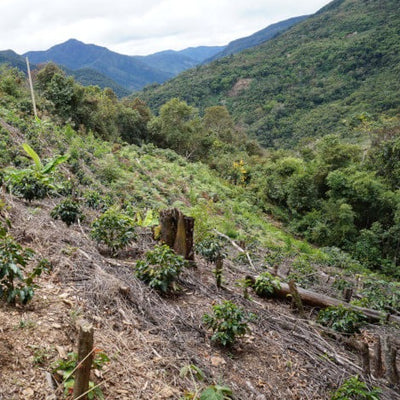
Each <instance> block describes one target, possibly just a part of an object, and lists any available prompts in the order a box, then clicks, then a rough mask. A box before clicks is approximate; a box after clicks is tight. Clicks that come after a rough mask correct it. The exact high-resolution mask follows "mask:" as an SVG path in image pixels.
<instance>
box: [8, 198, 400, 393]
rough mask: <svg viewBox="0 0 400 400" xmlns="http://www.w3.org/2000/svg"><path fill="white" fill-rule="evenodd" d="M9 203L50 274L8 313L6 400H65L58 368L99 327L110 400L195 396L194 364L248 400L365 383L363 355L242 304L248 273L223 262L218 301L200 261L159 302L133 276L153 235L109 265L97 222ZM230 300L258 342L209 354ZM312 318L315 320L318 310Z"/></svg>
mask: <svg viewBox="0 0 400 400" xmlns="http://www.w3.org/2000/svg"><path fill="white" fill-rule="evenodd" d="M5 198H6V200H7V203H8V205H9V206H10V208H9V210H8V213H9V215H8V217H9V218H10V220H11V222H12V226H13V228H12V232H11V233H12V235H13V236H14V237H15V238H16V239H17V240H18V241H19V242H20V243H21V244H23V245H24V246H29V247H31V248H33V249H34V250H35V251H36V252H37V254H39V255H40V256H41V257H45V258H47V259H49V260H50V261H51V262H52V264H53V266H54V269H53V271H52V273H51V274H50V275H44V276H43V277H41V278H40V280H39V286H40V287H39V288H38V289H37V291H36V293H35V297H34V299H33V301H32V302H31V303H30V304H29V305H28V306H25V307H22V306H17V307H11V306H8V305H5V304H1V305H0V321H1V326H0V399H1V400H16V399H24V400H25V399H37V400H43V399H48V400H50V399H62V398H64V397H63V395H62V390H60V388H58V389H57V387H56V384H55V383H54V381H53V380H52V375H51V370H52V368H51V364H52V363H53V362H54V361H55V360H57V359H59V358H63V357H65V356H66V354H67V353H68V352H70V351H73V350H76V349H75V343H76V339H77V327H76V326H77V322H78V321H79V319H81V318H85V319H87V320H89V321H91V322H92V323H93V325H94V326H95V346H96V348H98V349H101V350H102V351H104V352H105V353H106V354H107V355H108V356H109V357H110V360H111V361H110V362H109V363H108V364H107V365H106V367H105V368H104V369H103V370H102V371H101V372H100V373H97V375H96V376H93V380H94V381H95V382H96V383H101V385H102V389H103V393H104V396H105V398H106V399H115V400H128V399H154V400H156V399H160V400H161V399H179V398H180V397H181V396H183V393H184V392H185V391H192V390H194V383H193V382H192V380H191V379H190V378H182V377H180V374H179V373H180V370H181V368H182V367H184V366H185V365H189V364H195V365H196V366H198V367H199V368H201V369H202V371H203V372H204V373H205V375H206V382H203V383H199V385H202V386H206V385H208V384H213V383H220V384H226V385H228V386H229V387H230V388H231V389H232V390H233V392H234V394H235V397H234V398H235V399H241V400H251V399H256V400H262V399H264V400H269V399H271V400H272V399H274V400H275V399H329V398H330V393H331V392H332V390H334V389H335V388H337V387H338V386H339V385H340V384H341V382H342V381H343V380H344V379H346V378H347V377H349V376H351V375H356V374H359V375H362V370H361V367H360V361H359V360H358V356H357V355H356V354H354V353H353V352H351V351H349V350H348V349H346V348H345V347H344V345H341V344H340V343H338V342H337V341H335V340H334V339H332V338H331V337H330V336H329V335H327V334H326V331H325V330H322V329H321V328H319V327H318V326H317V325H315V324H314V323H313V322H312V320H301V319H299V318H297V317H296V315H294V314H293V312H292V310H291V309H290V305H289V304H285V303H280V302H276V301H273V300H265V299H260V298H258V297H256V296H255V295H254V294H253V293H252V294H251V296H252V297H253V299H252V300H246V299H245V298H244V297H243V295H242V291H241V289H240V288H239V287H238V286H237V285H236V284H235V282H236V281H237V280H238V279H241V278H243V277H244V276H245V275H246V273H248V268H249V267H248V266H243V265H237V264H233V263H232V262H227V263H226V266H225V270H224V279H225V288H224V289H217V288H216V287H215V279H214V276H213V274H212V267H211V266H207V265H206V264H205V263H204V262H203V261H202V260H197V261H198V262H197V268H192V269H188V270H186V271H185V273H184V274H183V275H182V276H181V280H180V282H179V285H180V287H181V290H180V292H179V293H178V294H176V295H174V296H167V297H161V296H160V295H159V294H158V293H156V292H154V291H152V290H149V289H148V288H147V287H146V286H145V285H144V284H143V283H141V282H140V281H138V280H137V279H136V278H135V277H134V274H133V266H134V264H135V259H136V258H139V257H140V256H141V255H142V254H143V253H144V252H145V251H146V250H147V249H150V248H151V247H153V246H154V242H153V241H152V239H151V234H150V233H149V232H147V231H145V230H143V231H141V232H140V233H139V239H138V242H137V243H136V244H135V246H134V247H132V248H130V249H128V250H127V251H126V252H124V253H123V254H121V255H120V257H111V256H109V255H107V254H106V253H104V252H103V254H101V253H100V252H99V251H98V249H97V248H96V246H95V244H94V242H93V241H92V240H90V238H89V233H88V226H89V222H90V220H91V218H93V216H90V212H89V210H86V213H87V214H88V218H87V221H85V225H84V226H81V225H73V226H71V227H70V228H67V227H66V226H65V224H63V223H62V222H60V221H54V220H52V219H51V218H50V216H49V214H50V210H51V209H52V208H53V207H54V205H55V201H54V200H46V201H44V202H40V203H34V204H30V205H28V204H26V203H24V202H23V201H20V200H17V199H15V198H12V197H10V196H8V195H7V196H5ZM251 272H252V273H256V272H257V271H251ZM224 299H229V300H232V301H234V302H236V303H237V304H239V305H241V306H243V307H245V308H246V309H247V310H248V311H251V312H254V313H255V314H257V316H258V318H257V320H256V321H254V322H253V323H252V324H251V328H252V332H251V334H249V335H247V336H245V337H244V338H242V339H241V340H239V341H238V343H237V344H236V345H235V346H234V347H233V348H232V349H223V348H219V347H217V346H215V345H213V344H212V343H211V342H210V332H208V331H207V330H206V329H205V327H204V326H203V324H202V322H201V317H202V315H203V314H204V313H205V312H209V311H210V310H211V305H212V304H215V303H217V302H220V301H222V300H224ZM307 312H308V315H309V316H312V314H313V310H310V309H309V310H307ZM360 340H361V339H360ZM364 379H367V380H369V381H371V382H372V383H373V384H374V385H376V386H380V387H382V388H383V389H384V395H383V396H382V398H383V399H387V400H389V399H400V395H399V394H398V392H395V391H393V390H392V389H390V388H389V387H387V386H385V384H386V382H385V381H384V380H380V381H377V380H373V379H372V378H369V377H364Z"/></svg>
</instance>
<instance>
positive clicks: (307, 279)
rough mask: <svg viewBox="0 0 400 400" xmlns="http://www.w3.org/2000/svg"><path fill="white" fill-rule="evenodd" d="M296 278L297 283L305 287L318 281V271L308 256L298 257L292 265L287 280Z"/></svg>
mask: <svg viewBox="0 0 400 400" xmlns="http://www.w3.org/2000/svg"><path fill="white" fill-rule="evenodd" d="M290 280H294V281H295V283H296V284H297V285H299V286H301V287H303V288H306V287H310V286H312V285H313V284H315V283H317V282H318V276H317V271H316V270H315V268H314V267H313V266H312V265H311V263H310V261H309V260H308V259H307V257H297V258H296V259H295V260H294V261H293V264H292V266H291V272H290V274H289V275H288V277H287V281H288V282H289V281H290Z"/></svg>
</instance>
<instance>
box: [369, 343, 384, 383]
mask: <svg viewBox="0 0 400 400" xmlns="http://www.w3.org/2000/svg"><path fill="white" fill-rule="evenodd" d="M372 365H373V370H374V376H375V378H382V377H383V363H382V345H381V338H380V336H377V337H376V342H375V344H374V357H373V359H372Z"/></svg>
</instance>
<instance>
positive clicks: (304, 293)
mask: <svg viewBox="0 0 400 400" xmlns="http://www.w3.org/2000/svg"><path fill="white" fill-rule="evenodd" d="M247 278H248V279H252V280H253V281H255V278H252V277H250V276H248V277H247ZM297 291H298V293H299V295H300V299H301V301H302V302H303V304H307V305H309V306H313V307H319V308H326V307H330V306H339V305H343V306H344V307H346V308H348V309H351V310H355V311H359V312H360V313H362V314H364V315H365V316H366V317H367V318H368V320H369V321H371V322H379V321H382V320H384V321H390V322H397V323H400V317H399V316H397V315H392V314H387V313H385V312H383V311H377V310H371V309H369V308H364V307H357V306H353V305H351V304H348V303H346V302H344V301H343V300H338V299H334V298H333V297H329V296H326V295H324V294H320V293H315V292H311V291H310V290H306V289H302V288H300V287H298V288H297ZM290 294H291V292H290V287H289V285H288V284H287V283H283V282H282V283H281V287H280V289H276V290H275V292H274V294H273V295H272V297H276V298H283V299H286V298H287V297H288V295H290Z"/></svg>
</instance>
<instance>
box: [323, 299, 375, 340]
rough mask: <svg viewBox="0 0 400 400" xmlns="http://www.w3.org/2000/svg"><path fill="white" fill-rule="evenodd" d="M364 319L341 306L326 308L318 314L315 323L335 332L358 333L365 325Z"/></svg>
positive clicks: (357, 313)
mask: <svg viewBox="0 0 400 400" xmlns="http://www.w3.org/2000/svg"><path fill="white" fill-rule="evenodd" d="M366 321H367V319H366V317H365V316H364V315H363V314H361V313H360V312H358V311H355V310H350V309H348V308H345V307H344V306H342V305H339V306H331V307H327V308H325V309H324V310H321V311H320V312H319V313H318V317H317V322H319V323H320V324H321V325H324V326H327V327H329V328H331V329H333V330H335V331H337V332H342V333H349V334H352V333H358V332H360V328H362V327H363V326H364V325H365V324H366Z"/></svg>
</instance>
